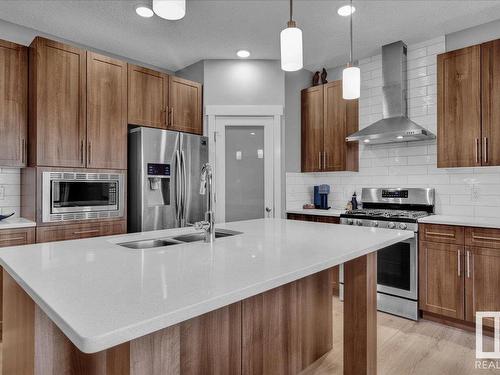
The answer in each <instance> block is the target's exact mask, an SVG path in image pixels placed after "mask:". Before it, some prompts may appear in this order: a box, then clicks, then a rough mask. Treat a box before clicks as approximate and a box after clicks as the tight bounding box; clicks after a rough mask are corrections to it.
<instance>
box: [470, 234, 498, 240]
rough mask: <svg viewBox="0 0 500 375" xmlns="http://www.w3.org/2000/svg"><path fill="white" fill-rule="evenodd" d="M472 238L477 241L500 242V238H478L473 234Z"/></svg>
mask: <svg viewBox="0 0 500 375" xmlns="http://www.w3.org/2000/svg"><path fill="white" fill-rule="evenodd" d="M472 238H473V239H475V240H483V241H500V238H498V237H488V236H476V235H475V234H472Z"/></svg>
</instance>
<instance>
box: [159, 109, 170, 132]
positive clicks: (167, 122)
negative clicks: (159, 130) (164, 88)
mask: <svg viewBox="0 0 500 375" xmlns="http://www.w3.org/2000/svg"><path fill="white" fill-rule="evenodd" d="M161 112H162V115H164V116H165V119H164V120H163V123H164V124H165V126H167V127H168V126H169V125H170V124H169V121H168V113H169V112H168V105H167V106H166V107H165V110H163V111H161Z"/></svg>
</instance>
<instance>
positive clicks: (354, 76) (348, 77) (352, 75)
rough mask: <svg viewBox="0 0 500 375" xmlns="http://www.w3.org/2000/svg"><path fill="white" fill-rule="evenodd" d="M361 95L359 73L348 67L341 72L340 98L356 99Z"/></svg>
mask: <svg viewBox="0 0 500 375" xmlns="http://www.w3.org/2000/svg"><path fill="white" fill-rule="evenodd" d="M360 94H361V71H360V69H359V68H358V67H356V66H349V67H347V68H345V69H344V70H343V72H342V97H343V98H344V99H346V100H351V99H358V98H359V96H360Z"/></svg>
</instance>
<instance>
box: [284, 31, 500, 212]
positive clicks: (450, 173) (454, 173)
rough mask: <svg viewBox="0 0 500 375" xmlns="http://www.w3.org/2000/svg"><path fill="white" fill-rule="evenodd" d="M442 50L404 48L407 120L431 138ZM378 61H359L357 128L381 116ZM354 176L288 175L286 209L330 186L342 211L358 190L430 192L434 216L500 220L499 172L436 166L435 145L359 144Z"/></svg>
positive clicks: (432, 45) (441, 42)
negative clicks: (432, 192) (321, 186)
mask: <svg viewBox="0 0 500 375" xmlns="http://www.w3.org/2000/svg"><path fill="white" fill-rule="evenodd" d="M444 51H445V38H444V37H441V38H437V39H433V40H429V41H426V42H423V43H418V44H414V45H409V46H408V89H409V91H408V96H409V116H410V118H411V119H412V120H413V121H415V122H417V123H418V124H420V125H422V126H424V127H426V128H428V129H429V130H430V131H432V132H433V133H434V134H435V133H436V126H437V118H436V108H437V106H436V98H437V96H436V88H437V86H436V55H437V54H438V53H442V52H444ZM381 67H382V61H381V56H380V55H377V56H373V57H371V58H368V59H364V60H361V61H360V68H361V73H362V91H361V98H360V101H359V108H360V128H363V127H366V126H367V125H369V124H371V123H372V122H374V121H377V120H379V119H380V118H381V117H382V102H381V99H382V96H381V88H382V87H381V86H382V78H381V76H382V69H381ZM359 157H360V168H359V172H358V173H355V172H337V173H287V178H286V181H287V186H286V190H287V208H288V209H293V208H298V207H301V206H302V204H303V203H306V202H311V201H312V187H313V185H317V184H320V183H326V184H329V185H331V188H332V191H333V193H332V194H330V200H331V204H332V203H333V206H334V207H336V208H343V207H345V204H346V203H347V201H348V200H349V199H350V197H351V195H352V193H353V192H354V191H357V192H358V193H359V192H360V191H361V188H362V187H399V186H404V187H432V188H435V189H436V212H437V213H441V214H449V215H467V216H477V217H500V168H499V167H481V168H449V169H441V168H440V169H438V168H437V166H436V141H435V140H433V141H425V142H408V143H402V144H388V145H373V146H365V145H360V153H359Z"/></svg>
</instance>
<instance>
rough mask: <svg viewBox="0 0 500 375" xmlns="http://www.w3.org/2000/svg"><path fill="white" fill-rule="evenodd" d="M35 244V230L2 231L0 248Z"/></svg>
mask: <svg viewBox="0 0 500 375" xmlns="http://www.w3.org/2000/svg"><path fill="white" fill-rule="evenodd" d="M34 242H35V228H19V229H0V247H7V246H19V245H29V244H32V243H34ZM2 311H3V269H2V267H0V338H1V337H2V323H3V312H2Z"/></svg>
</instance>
